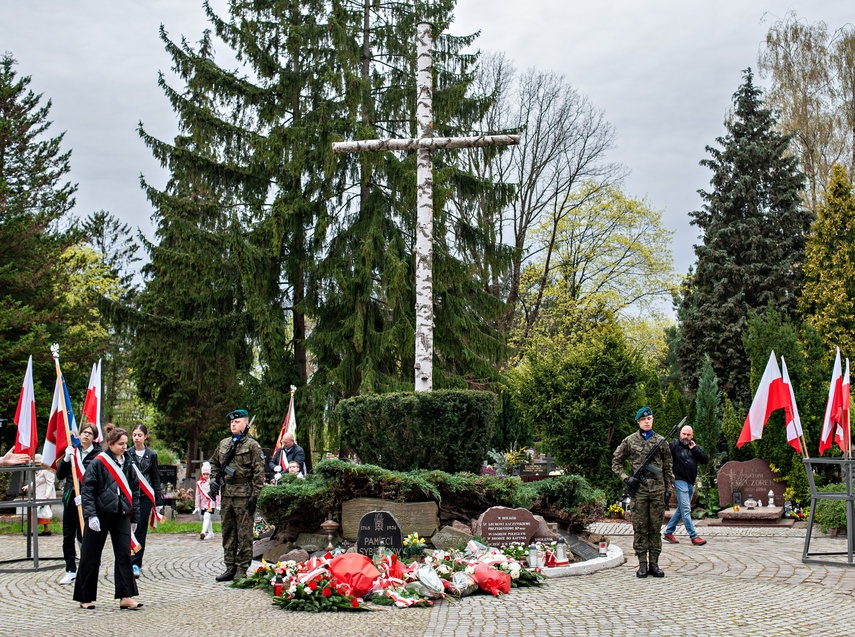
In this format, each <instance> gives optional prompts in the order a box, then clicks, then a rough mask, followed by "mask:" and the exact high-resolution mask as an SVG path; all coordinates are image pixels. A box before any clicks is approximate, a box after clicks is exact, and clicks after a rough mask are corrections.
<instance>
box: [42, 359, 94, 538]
mask: <svg viewBox="0 0 855 637" xmlns="http://www.w3.org/2000/svg"><path fill="white" fill-rule="evenodd" d="M50 353H51V355H52V356H53V362H54V365H55V366H56V382H57V384H58V385H59V386H60V388H61V389H62V392H61V393H62V396H61V401H62V402H61V406H60V411H61V412H62V422H63V424H64V425H65V442H66V444H67V445H68V446H69V447H71V448H72V449H74V447H73V445H72V444H71V427H70V426H69V424H68V405H66V404H65V383H63V382H62V371H60V369H59V343H54V344H53V345H51V346H50ZM71 481H72V484H73V485H74V499H75V500H77V498H78V497H80V482H79V481H78V480H77V471H75V469H74V463H73V462H72V463H71ZM77 518H78V520H79V522H80V534H81V535H83V533H85V528H84V524H83V505H82V504H78V505H77Z"/></svg>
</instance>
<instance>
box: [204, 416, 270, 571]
mask: <svg viewBox="0 0 855 637" xmlns="http://www.w3.org/2000/svg"><path fill="white" fill-rule="evenodd" d="M226 418H228V420H229V426H230V428H231V432H232V435H231V436H229V437H228V438H224V439H223V440H221V441H220V444H219V446H217V450H216V451H215V452H214V455H213V456H212V457H211V486H210V497H211V499H213V500H216V499H217V494H219V495H220V501H221V511H222V517H223V522H222V524H223V553H224V558H223V561H224V562H225V563H226V570H225V572H224V573H223V574H222V575H218V576H217V578H216V579H217V581H218V582H228V581H231V580H233V579H234V578H235V576H236V575H237V574H238V573H240V575H241V576H243V575H245V574H246V570H247V569H248V568H249V563H250V561H251V560H252V531H253V526H254V525H255V506H256V503H257V501H258V494H259V493H261V487H263V486H264V455H263V453H262V451H261V445H259V444H258V442H257V441H255V440H254V439H252V438H250V437H249V426H250V422H249V413H248V412H247V410H246V409H235V410H234V411H232V412H229V414H228V415H227V416H226Z"/></svg>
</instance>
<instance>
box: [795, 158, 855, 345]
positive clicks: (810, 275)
mask: <svg viewBox="0 0 855 637" xmlns="http://www.w3.org/2000/svg"><path fill="white" fill-rule="evenodd" d="M826 193H827V194H826V197H825V202H824V203H823V205H822V206H820V208H819V212H818V213H817V217H816V223H814V224H813V232H812V233H811V235H810V237H808V240H807V246H806V248H805V265H804V272H805V284H804V290H803V292H802V296H801V298H800V299H799V310H800V312H801V314H802V316H803V317H804V318H805V319H806V320H807V321H808V322H809V323H810V324H811V325H813V327H814V328H816V330H817V331H818V332H819V334H820V336H821V337H822V340H823V342H824V343H825V345H826V347H828V348H834V346H835V345H839V346H840V349H841V350H843V352H844V354H845V355H846V356H855V191H853V189H852V182H851V181H850V180H849V177H848V176H847V175H846V170H845V169H844V168H843V167H842V166H839V165H835V166H834V168H833V169H832V175H831V180H830V181H829V184H828V188H827V189H826Z"/></svg>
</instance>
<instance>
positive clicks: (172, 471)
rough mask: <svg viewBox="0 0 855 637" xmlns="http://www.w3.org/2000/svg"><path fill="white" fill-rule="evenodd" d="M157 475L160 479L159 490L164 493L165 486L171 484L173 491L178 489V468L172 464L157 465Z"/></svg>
mask: <svg viewBox="0 0 855 637" xmlns="http://www.w3.org/2000/svg"><path fill="white" fill-rule="evenodd" d="M157 475H158V476H159V477H160V488H161V489H162V490H163V491H166V485H167V484H171V485H172V488H173V489H177V488H178V467H176V466H175V465H174V464H159V465H157Z"/></svg>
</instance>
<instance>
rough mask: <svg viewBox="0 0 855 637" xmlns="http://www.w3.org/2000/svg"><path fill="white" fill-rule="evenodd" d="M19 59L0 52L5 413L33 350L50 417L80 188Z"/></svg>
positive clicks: (0, 346)
mask: <svg viewBox="0 0 855 637" xmlns="http://www.w3.org/2000/svg"><path fill="white" fill-rule="evenodd" d="M15 64H16V62H15V59H14V58H13V57H12V56H11V55H10V54H8V53H7V54H4V55H2V56H0V405H4V406H5V409H6V411H5V412H3V413H2V414H0V415H2V416H3V417H8V418H11V417H12V416H13V415H14V411H15V405H16V404H17V402H18V396H19V394H20V392H21V381H22V379H23V377H24V371H25V369H26V366H27V357H28V356H29V355H30V354H32V355H33V359H34V376H35V381H36V391H37V403H36V404H37V405H41V406H40V407H39V411H40V412H41V411H42V409H44V410H45V413H44V416H45V417H46V415H47V409H48V408H49V405H50V391H52V389H53V378H55V374H54V371H53V361H52V360H51V357H50V350H49V346H50V344H51V343H52V342H59V343H61V344H63V343H65V342H66V338H65V333H66V322H65V319H64V316H63V312H62V302H63V299H62V297H61V295H59V294H58V293H57V292H58V290H62V289H64V288H63V283H64V280H63V270H62V264H61V255H62V253H63V252H64V251H65V249H66V248H67V247H69V246H70V245H71V244H72V243H74V241H75V238H76V235H75V233H73V232H71V231H67V230H63V228H68V227H69V226H70V224H69V222H68V213H69V211H70V210H71V209H72V207H73V206H74V193H75V191H76V190H77V186H76V185H75V184H72V183H70V182H68V181H66V175H67V174H68V172H69V170H70V164H69V158H70V156H71V151H63V150H62V144H63V135H64V134H63V133H60V134H59V135H56V136H51V134H50V127H51V122H50V121H49V119H48V115H49V113H50V108H51V101H50V100H47V101H46V102H43V101H42V95H39V94H35V93H33V92H32V91H31V90H30V89H29V88H28V86H29V84H30V77H29V76H21V77H18V75H17V73H16V72H15V69H14V67H15ZM62 351H63V350H61V351H60V354H62ZM71 369H73V361H69V370H71ZM67 371H68V370H67ZM74 376H75V374H72V375H70V376H69V378H73V377H74ZM45 404H47V406H48V407H44V406H45ZM41 417H42V416H40V418H41ZM13 429H14V428H7V429H6V431H10V432H11V431H12V430H13Z"/></svg>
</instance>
